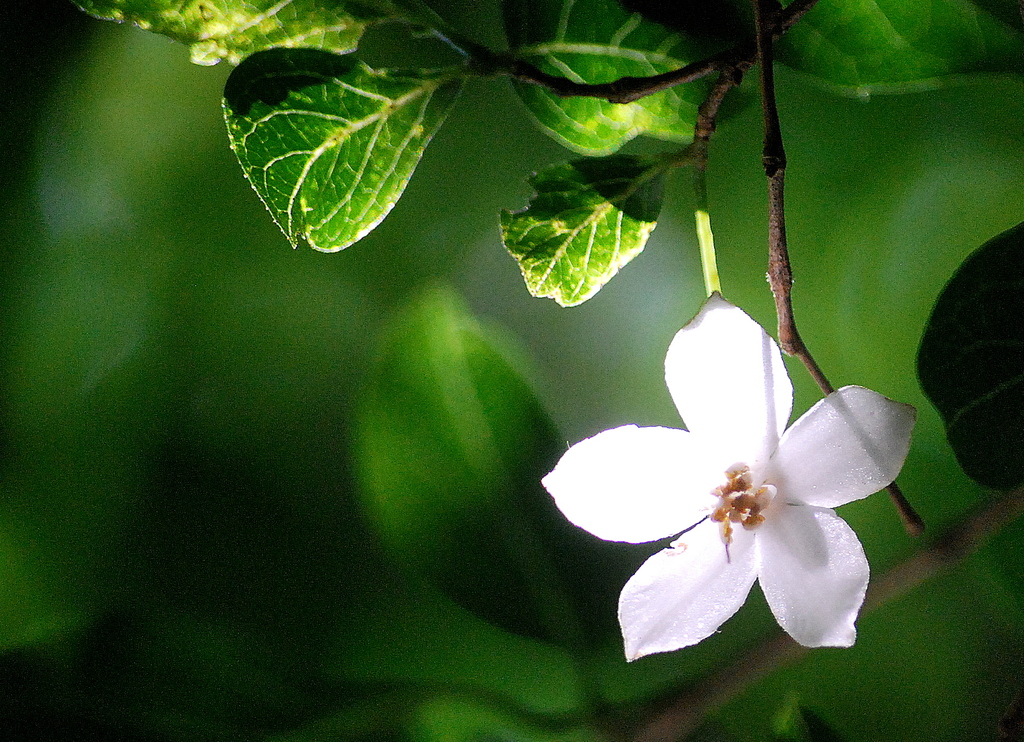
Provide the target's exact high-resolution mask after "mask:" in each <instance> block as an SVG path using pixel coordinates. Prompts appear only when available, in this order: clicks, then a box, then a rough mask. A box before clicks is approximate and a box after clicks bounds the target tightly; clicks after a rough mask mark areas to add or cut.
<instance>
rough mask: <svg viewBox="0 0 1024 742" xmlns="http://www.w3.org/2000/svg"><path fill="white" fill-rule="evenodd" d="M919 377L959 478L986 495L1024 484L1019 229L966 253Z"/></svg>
mask: <svg viewBox="0 0 1024 742" xmlns="http://www.w3.org/2000/svg"><path fill="white" fill-rule="evenodd" d="M917 373H918V376H919V377H920V379H921V386H922V388H923V389H924V392H925V394H927V395H928V398H929V399H930V400H931V401H932V404H934V405H935V406H936V407H937V408H938V410H939V414H940V415H942V419H943V421H944V422H945V424H946V434H947V436H948V437H949V443H950V445H951V446H952V447H953V452H954V453H955V454H956V457H957V460H958V461H959V462H960V465H961V466H962V467H963V469H964V471H965V472H967V474H968V475H970V476H971V477H972V478H974V479H976V480H977V481H979V482H981V483H982V484H984V485H988V486H990V487H1000V488H1009V487H1015V486H1017V485H1019V484H1021V483H1024V425H1022V424H1021V421H1022V420H1024V224H1019V225H1017V226H1016V227H1014V228H1013V229H1009V230H1007V231H1006V232H1003V233H1002V234H1000V235H998V236H997V237H995V238H993V239H991V240H989V241H988V242H986V243H985V244H984V245H982V246H981V247H980V248H979V249H978V250H976V251H975V252H974V253H972V254H971V255H970V257H968V258H967V260H965V261H964V263H963V265H961V266H960V268H959V269H958V270H957V272H956V274H955V275H954V276H953V278H952V279H951V280H950V282H949V283H948V284H947V285H946V288H945V289H943V291H942V294H941V295H940V296H939V299H938V301H937V302H936V304H935V308H934V310H933V311H932V316H931V319H929V321H928V327H927V328H926V329H925V332H924V337H923V338H922V340H921V348H920V350H919V352H918V356H917Z"/></svg>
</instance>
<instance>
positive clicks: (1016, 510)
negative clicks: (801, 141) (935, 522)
mask: <svg viewBox="0 0 1024 742" xmlns="http://www.w3.org/2000/svg"><path fill="white" fill-rule="evenodd" d="M1021 515H1024V487H1021V488H1018V489H1016V490H1012V491H1010V492H1007V493H1004V494H1003V495H1002V496H1001V497H999V498H998V499H996V500H994V501H992V502H990V503H989V504H988V505H986V506H984V507H982V508H980V509H979V510H977V511H975V512H974V514H973V515H971V516H970V517H968V518H967V519H966V520H965V521H964V522H963V523H961V524H960V525H959V526H956V527H954V528H952V529H950V530H949V531H947V532H946V533H945V534H944V535H943V536H942V537H941V538H939V539H938V540H936V541H935V543H933V544H932V545H931V546H929V547H928V548H927V549H924V550H922V551H919V552H918V553H916V554H914V555H913V556H911V557H910V558H909V559H907V560H906V561H905V562H903V563H902V564H899V565H897V566H896V567H894V568H893V569H891V570H890V571H889V572H887V573H886V574H885V575H883V576H882V577H881V578H879V579H878V580H877V581H876V582H874V583H873V584H872V585H871V586H870V588H869V589H868V594H867V597H866V599H865V601H864V608H863V610H862V613H865V614H866V613H869V612H870V611H872V610H874V609H875V608H878V607H879V606H881V605H883V604H885V603H886V602H888V601H890V600H893V599H894V598H898V597H900V596H901V595H904V594H905V593H907V592H909V591H910V590H912V589H914V588H916V587H918V586H919V585H920V584H921V583H923V582H924V581H925V580H927V579H929V578H931V577H934V576H935V575H936V574H938V573H940V572H942V571H945V570H947V569H949V568H951V567H952V566H954V565H955V564H957V563H958V562H959V561H961V560H962V559H964V558H965V557H967V556H969V555H970V554H972V553H973V552H975V551H976V550H977V549H978V548H979V547H980V546H981V545H982V544H983V543H984V542H985V540H986V539H987V538H988V537H990V536H992V535H993V534H995V533H996V532H997V531H999V529H1001V528H1003V527H1004V526H1006V525H1009V524H1010V523H1012V522H1013V521H1014V520H1016V519H1017V518H1018V517H1020V516H1021ZM808 651H809V650H808V649H807V647H802V646H800V645H799V644H797V643H796V642H795V641H793V640H792V639H790V638H789V636H788V635H786V634H783V633H781V632H780V633H775V634H773V635H771V636H770V637H768V638H766V639H765V640H764V641H762V642H761V643H760V644H759V645H757V646H755V647H754V648H752V649H750V650H748V651H744V652H741V653H740V654H739V656H738V657H737V659H736V660H735V661H734V662H733V663H732V664H730V665H729V666H727V667H725V668H723V669H721V670H719V671H718V672H715V673H713V674H712V675H711V676H709V677H707V678H703V679H701V680H700V681H699V683H697V684H695V686H694V687H693V689H692V690H690V691H687V692H685V693H683V694H681V695H677V696H675V697H673V698H671V699H670V700H668V701H662V702H661V703H659V704H655V705H654V709H653V714H652V715H651V716H650V717H649V718H650V721H648V722H647V723H646V724H644V726H642V727H641V728H640V729H639V731H638V732H637V733H636V734H635V735H634V736H633V742H675V741H676V740H680V739H682V738H683V737H685V736H686V735H688V734H690V733H692V732H693V731H694V730H695V729H696V728H697V727H698V726H700V724H701V722H702V721H703V719H704V718H705V717H706V716H707V715H708V714H709V713H710V712H712V711H713V710H715V709H716V708H719V707H721V706H723V705H724V704H726V703H727V702H728V701H730V700H731V699H732V698H733V697H735V696H736V695H738V694H739V693H740V692H742V691H743V690H744V689H746V688H747V687H748V686H749V685H750V684H751V683H753V682H756V681H757V680H759V679H760V678H762V677H765V676H766V675H768V674H769V673H770V672H772V671H774V670H776V669H778V668H779V667H782V666H784V665H787V664H791V663H793V662H795V661H796V660H798V659H800V658H801V657H803V656H804V655H805V654H807V652H808ZM1018 712H1019V710H1018Z"/></svg>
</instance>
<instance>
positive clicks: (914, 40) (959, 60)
mask: <svg viewBox="0 0 1024 742" xmlns="http://www.w3.org/2000/svg"><path fill="white" fill-rule="evenodd" d="M1007 6H1009V3H1007ZM1015 15H1016V14H1015ZM1013 23H1014V25H1009V24H1007V23H1006V22H1004V20H1000V19H997V18H996V17H995V16H993V15H992V14H990V13H989V12H988V11H987V10H985V9H984V8H983V7H979V5H978V4H976V3H972V2H969V1H967V0H838V1H837V2H829V3H818V5H817V6H815V8H814V9H813V10H812V11H811V12H809V13H808V14H807V16H806V17H805V18H803V19H802V20H801V21H800V22H799V23H798V24H797V25H796V26H794V27H793V29H792V30H790V32H789V33H787V34H786V36H784V37H783V39H782V40H781V41H780V42H779V52H780V54H779V59H780V61H782V62H785V63H786V64H788V65H790V66H791V67H794V68H796V69H798V70H800V71H802V72H807V73H809V74H812V75H815V76H816V77H819V78H821V79H823V80H825V81H827V82H829V83H831V84H832V85H835V86H838V87H839V88H841V89H844V90H847V91H850V92H856V93H859V94H862V95H868V94H870V93H872V92H882V93H884V92H901V91H908V90H920V89H922V88H932V87H935V86H936V85H938V84H940V83H941V81H942V79H943V78H949V77H951V76H954V75H962V74H966V73H974V72H1013V73H1018V74H1019V73H1021V72H1024V34H1022V33H1021V32H1020V30H1018V29H1019V26H1020V17H1019V15H1016V17H1015V19H1014V21H1013Z"/></svg>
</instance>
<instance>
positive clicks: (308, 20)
mask: <svg viewBox="0 0 1024 742" xmlns="http://www.w3.org/2000/svg"><path fill="white" fill-rule="evenodd" d="M75 2H76V4H77V5H78V7H80V8H81V9H82V10H84V11H85V12H86V13H89V14H91V15H94V16H96V17H98V18H104V19H108V20H114V21H121V22H123V21H130V22H132V23H134V24H136V25H137V26H139V27H140V28H144V29H146V30H149V31H153V32H155V33H159V34H163V35H164V36H169V37H171V38H172V39H174V40H175V41H180V42H182V43H184V44H188V46H189V47H190V48H191V53H192V61H193V62H195V63H196V64H216V63H217V62H219V61H220V60H222V59H226V60H227V61H228V62H230V63H231V64H238V62H239V61H240V60H242V59H243V58H245V57H247V56H249V55H250V54H253V53H255V52H258V51H261V50H263V49H270V48H273V47H308V48H315V49H325V50H329V51H333V52H337V53H339V54H343V53H345V52H350V51H352V50H353V49H355V48H356V45H357V44H358V43H359V38H360V37H361V36H362V35H363V30H364V29H365V28H366V26H367V24H368V23H370V22H372V21H376V20H381V19H384V18H392V17H395V16H396V15H398V13H397V11H396V10H395V8H394V7H393V5H392V4H391V3H390V2H389V1H388V0H355V1H353V0H185V2H181V0H75Z"/></svg>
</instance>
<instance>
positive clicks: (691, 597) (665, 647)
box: [619, 521, 757, 661]
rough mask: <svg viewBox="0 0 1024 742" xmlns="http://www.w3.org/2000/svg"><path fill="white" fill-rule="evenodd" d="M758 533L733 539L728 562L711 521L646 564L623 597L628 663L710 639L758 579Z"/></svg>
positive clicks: (621, 618) (741, 533) (735, 535)
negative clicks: (756, 536)
mask: <svg viewBox="0 0 1024 742" xmlns="http://www.w3.org/2000/svg"><path fill="white" fill-rule="evenodd" d="M753 536H754V533H753V532H752V531H744V530H742V529H739V530H738V531H736V532H734V533H733V540H732V543H731V544H730V546H729V556H730V559H729V560H728V561H727V560H726V552H725V544H724V543H723V542H722V538H721V536H720V532H719V527H718V524H716V523H712V522H711V521H707V522H705V523H701V524H700V525H699V526H697V527H696V528H695V529H693V531H691V532H690V533H687V534H684V535H683V536H682V537H681V539H680V541H682V542H684V543H685V544H686V546H685V547H682V546H678V547H675V548H668V549H663V550H662V551H659V552H658V553H657V554H655V555H654V556H652V557H651V558H650V559H648V560H647V561H646V562H644V563H643V564H642V565H641V566H640V569H639V570H637V572H636V574H635V575H633V576H632V577H631V578H630V580H629V582H627V583H626V586H625V587H624V588H622V595H621V596H620V597H619V623H620V624H621V626H622V637H623V640H624V641H625V647H626V659H627V660H629V661H632V660H635V659H637V658H639V657H643V656H644V655H648V654H654V653H655V652H671V651H672V650H675V649H680V648H682V647H688V646H690V645H691V644H696V643H697V642H699V641H701V640H703V639H706V638H707V637H709V636H711V635H712V634H713V633H715V631H717V630H718V627H719V626H721V625H722V624H723V623H725V621H726V619H728V618H729V617H730V616H732V614H734V613H735V612H736V611H737V610H739V607H740V606H741V605H743V601H744V600H746V597H747V594H748V593H749V592H750V588H751V586H752V585H753V584H754V579H755V577H756V575H757V563H756V561H755V554H754V538H753Z"/></svg>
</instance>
